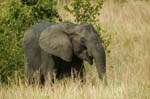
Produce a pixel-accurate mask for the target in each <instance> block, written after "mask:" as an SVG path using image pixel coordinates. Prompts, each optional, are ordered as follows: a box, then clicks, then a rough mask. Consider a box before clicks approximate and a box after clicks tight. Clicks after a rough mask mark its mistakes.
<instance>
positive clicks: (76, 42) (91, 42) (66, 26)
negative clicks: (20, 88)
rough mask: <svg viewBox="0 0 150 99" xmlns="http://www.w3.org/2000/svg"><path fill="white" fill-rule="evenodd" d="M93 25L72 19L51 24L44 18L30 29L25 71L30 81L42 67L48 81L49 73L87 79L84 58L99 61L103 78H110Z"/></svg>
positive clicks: (25, 41)
mask: <svg viewBox="0 0 150 99" xmlns="http://www.w3.org/2000/svg"><path fill="white" fill-rule="evenodd" d="M100 41H101V40H100V39H99V37H98V33H97V32H96V31H95V29H94V28H93V26H92V25H91V24H73V23H71V22H61V23H49V22H46V21H41V22H40V23H38V24H36V25H34V26H32V27H31V28H29V29H28V30H27V31H26V32H25V35H24V53H25V74H26V78H27V80H28V82H29V84H30V83H32V82H33V73H34V72H35V71H36V70H40V81H41V84H44V82H45V80H46V79H47V75H48V74H49V76H50V77H51V79H53V78H54V76H53V74H56V78H58V79H61V78H63V77H64V76H71V70H72V71H73V73H74V76H75V77H77V76H78V77H79V78H81V80H82V81H83V80H84V73H85V72H84V71H85V69H84V65H83V61H84V60H85V61H87V62H88V63H89V64H91V65H92V64H93V60H94V61H95V63H96V68H97V72H98V75H99V78H100V79H101V80H106V74H105V73H106V59H105V58H106V57H105V51H104V47H103V46H102V44H101V42H100Z"/></svg>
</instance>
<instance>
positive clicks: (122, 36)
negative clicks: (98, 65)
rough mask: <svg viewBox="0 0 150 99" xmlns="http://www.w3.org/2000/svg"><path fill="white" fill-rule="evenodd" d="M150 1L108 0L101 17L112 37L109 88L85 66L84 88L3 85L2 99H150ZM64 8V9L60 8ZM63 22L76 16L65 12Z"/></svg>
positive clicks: (73, 83)
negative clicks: (126, 0) (85, 79)
mask: <svg viewBox="0 0 150 99" xmlns="http://www.w3.org/2000/svg"><path fill="white" fill-rule="evenodd" d="M149 5H150V2H144V1H136V2H135V1H134V2H133V1H129V2H127V3H124V4H122V5H120V4H117V3H115V4H114V3H112V2H111V1H107V2H105V3H104V6H103V9H102V10H101V15H100V17H98V18H99V19H100V23H101V26H102V28H103V29H105V30H107V33H108V34H110V35H111V36H112V42H111V44H110V46H109V49H111V53H110V54H108V55H107V77H108V86H107V87H104V86H103V85H101V83H100V82H99V80H98V78H97V73H96V69H95V67H94V66H89V65H88V64H86V71H87V73H86V75H87V76H86V78H87V83H86V84H85V85H82V84H80V82H79V81H74V80H72V79H66V80H62V81H58V82H56V84H54V85H53V86H50V85H49V84H47V85H46V86H45V87H43V88H40V87H38V86H33V87H31V86H26V85H24V84H21V83H19V85H16V84H11V85H10V86H0V99H150V6H149ZM58 7H60V8H61V7H62V6H58ZM59 12H60V14H61V16H62V17H63V19H66V20H73V17H72V16H71V15H70V14H68V13H67V12H65V11H64V10H63V9H60V10H59Z"/></svg>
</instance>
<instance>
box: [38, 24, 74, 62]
mask: <svg viewBox="0 0 150 99" xmlns="http://www.w3.org/2000/svg"><path fill="white" fill-rule="evenodd" d="M39 45H40V47H41V48H42V49H43V50H44V51H46V52H48V53H50V54H52V55H54V56H58V57H60V58H61V59H63V60H65V61H68V62H70V61H71V60H72V44H71V42H70V39H69V37H68V36H67V35H66V34H65V33H64V32H62V31H61V30H60V29H59V28H55V27H52V26H51V27H48V28H47V29H46V30H44V31H43V32H42V33H41V35H40V38H39Z"/></svg>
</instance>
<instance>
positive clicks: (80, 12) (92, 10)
mask: <svg viewBox="0 0 150 99" xmlns="http://www.w3.org/2000/svg"><path fill="white" fill-rule="evenodd" d="M103 2H104V1H103V0H97V1H96V0H95V1H92V0H73V2H72V3H71V5H70V6H67V5H66V6H65V7H64V8H65V9H66V10H67V11H68V12H70V13H71V14H73V16H74V17H75V22H77V23H84V22H86V23H90V24H93V26H94V27H95V28H96V30H97V31H98V32H99V35H100V37H101V39H102V42H103V43H104V46H105V48H106V49H107V47H108V46H109V44H110V42H111V37H110V36H109V35H107V36H106V35H105V33H106V31H105V30H103V29H102V28H101V26H100V23H98V22H99V21H98V19H97V16H99V15H100V10H101V9H102V6H103ZM107 52H110V50H108V49H107Z"/></svg>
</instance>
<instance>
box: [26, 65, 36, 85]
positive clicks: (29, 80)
mask: <svg viewBox="0 0 150 99" xmlns="http://www.w3.org/2000/svg"><path fill="white" fill-rule="evenodd" d="M33 73H34V70H33V68H32V66H31V65H30V64H28V63H25V76H26V81H27V83H28V84H29V85H30V84H33V83H34V80H33Z"/></svg>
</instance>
